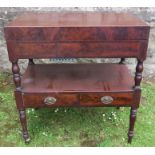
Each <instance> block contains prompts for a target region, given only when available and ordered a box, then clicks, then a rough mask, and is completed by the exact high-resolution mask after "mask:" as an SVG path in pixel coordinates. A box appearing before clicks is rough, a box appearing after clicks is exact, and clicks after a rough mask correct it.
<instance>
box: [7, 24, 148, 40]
mask: <svg viewBox="0 0 155 155" xmlns="http://www.w3.org/2000/svg"><path fill="white" fill-rule="evenodd" d="M4 32H5V38H6V40H15V41H20V42H27V41H28V42H43V41H44V42H45V41H47V42H50V41H51V42H58V41H61V42H63V41H65V42H68V41H116V40H147V39H148V36H149V27H148V26H146V27H142V26H141V27H131V26H130V27H104V28H102V27H61V28H60V27H46V28H45V27H21V28H20V27H17V28H16V27H13V28H11V27H10V28H5V29H4Z"/></svg>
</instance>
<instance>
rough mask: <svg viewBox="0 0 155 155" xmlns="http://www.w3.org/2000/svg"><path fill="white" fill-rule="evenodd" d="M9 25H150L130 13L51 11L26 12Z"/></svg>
mask: <svg viewBox="0 0 155 155" xmlns="http://www.w3.org/2000/svg"><path fill="white" fill-rule="evenodd" d="M7 26H8V27H91V26H92V27H102V26H117V27H122V26H127V27H129V26H148V25H147V24H146V22H144V21H142V20H140V19H139V18H136V17H135V16H133V15H130V14H128V13H103V12H50V13H34V12H32V13H25V14H23V15H21V16H18V18H16V19H15V20H14V21H12V22H11V23H9V24H8V25H7Z"/></svg>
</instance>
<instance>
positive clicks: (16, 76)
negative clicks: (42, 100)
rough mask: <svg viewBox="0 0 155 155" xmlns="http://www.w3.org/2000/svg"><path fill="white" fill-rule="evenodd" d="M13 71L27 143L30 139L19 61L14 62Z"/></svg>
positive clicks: (18, 106) (16, 96)
mask: <svg viewBox="0 0 155 155" xmlns="http://www.w3.org/2000/svg"><path fill="white" fill-rule="evenodd" d="M12 72H13V80H14V83H15V87H16V91H15V98H16V105H17V108H18V111H19V118H20V122H21V126H22V133H23V138H24V140H25V143H28V142H29V141H30V138H29V134H28V131H27V122H26V112H25V108H24V106H23V100H22V94H21V93H22V92H21V76H20V68H19V66H18V61H14V62H12Z"/></svg>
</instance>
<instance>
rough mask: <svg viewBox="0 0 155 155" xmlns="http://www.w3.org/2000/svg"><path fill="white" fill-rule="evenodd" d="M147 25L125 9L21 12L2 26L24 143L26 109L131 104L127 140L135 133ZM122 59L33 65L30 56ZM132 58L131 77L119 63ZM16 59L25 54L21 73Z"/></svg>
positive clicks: (145, 48)
mask: <svg viewBox="0 0 155 155" xmlns="http://www.w3.org/2000/svg"><path fill="white" fill-rule="evenodd" d="M149 31H150V27H149V26H148V25H147V24H146V23H145V22H144V21H142V20H141V19H138V18H137V17H135V16H133V15H129V14H126V13H102V12H101V13H97V12H96V13H95V12H93V13H91V12H83V13H82V12H74V13H73V12H67V13H63V12H61V13H56V12H50V13H26V14H23V15H21V16H19V17H17V18H16V19H15V20H13V21H12V22H10V23H9V24H8V25H6V26H5V28H4V33H5V38H6V43H7V49H8V55H9V59H10V61H11V62H12V72H13V79H14V83H15V86H16V90H15V99H16V104H17V109H18V110H19V116H20V121H21V125H22V130H23V132H22V133H23V138H24V139H25V142H29V134H28V130H27V122H26V108H38V107H55V106H58V107H59V106H76V107H77V106H84V107H85V106H89V107H92V106H117V107H120V106H130V107H131V112H130V122H129V131H128V142H129V143H131V141H132V137H133V135H134V124H135V120H136V112H137V109H138V107H139V103H140V97H141V88H140V83H141V80H142V71H143V61H144V60H145V59H146V54H147V47H148V39H149ZM52 57H53V58H54V57H61V58H66V57H69V58H70V57H72V58H73V57H75V58H80V57H81V58H107V57H108V58H121V61H120V63H119V64H51V65H38V64H34V61H33V59H34V58H52ZM125 58H136V59H137V65H136V73H135V77H134V78H133V77H132V76H131V74H130V73H129V70H128V69H127V67H126V66H125V65H124V64H123V63H124V62H125ZM19 59H29V65H28V68H27V71H26V73H25V74H24V75H23V77H21V75H20V68H19V66H18V60H19Z"/></svg>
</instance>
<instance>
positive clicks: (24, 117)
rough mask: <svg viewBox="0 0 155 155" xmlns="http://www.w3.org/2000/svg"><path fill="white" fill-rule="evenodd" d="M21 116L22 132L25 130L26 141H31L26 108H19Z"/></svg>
mask: <svg viewBox="0 0 155 155" xmlns="http://www.w3.org/2000/svg"><path fill="white" fill-rule="evenodd" d="M19 117H20V122H21V125H22V132H23V138H24V140H25V143H29V142H30V138H29V134H28V131H27V121H26V112H25V110H19Z"/></svg>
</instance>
